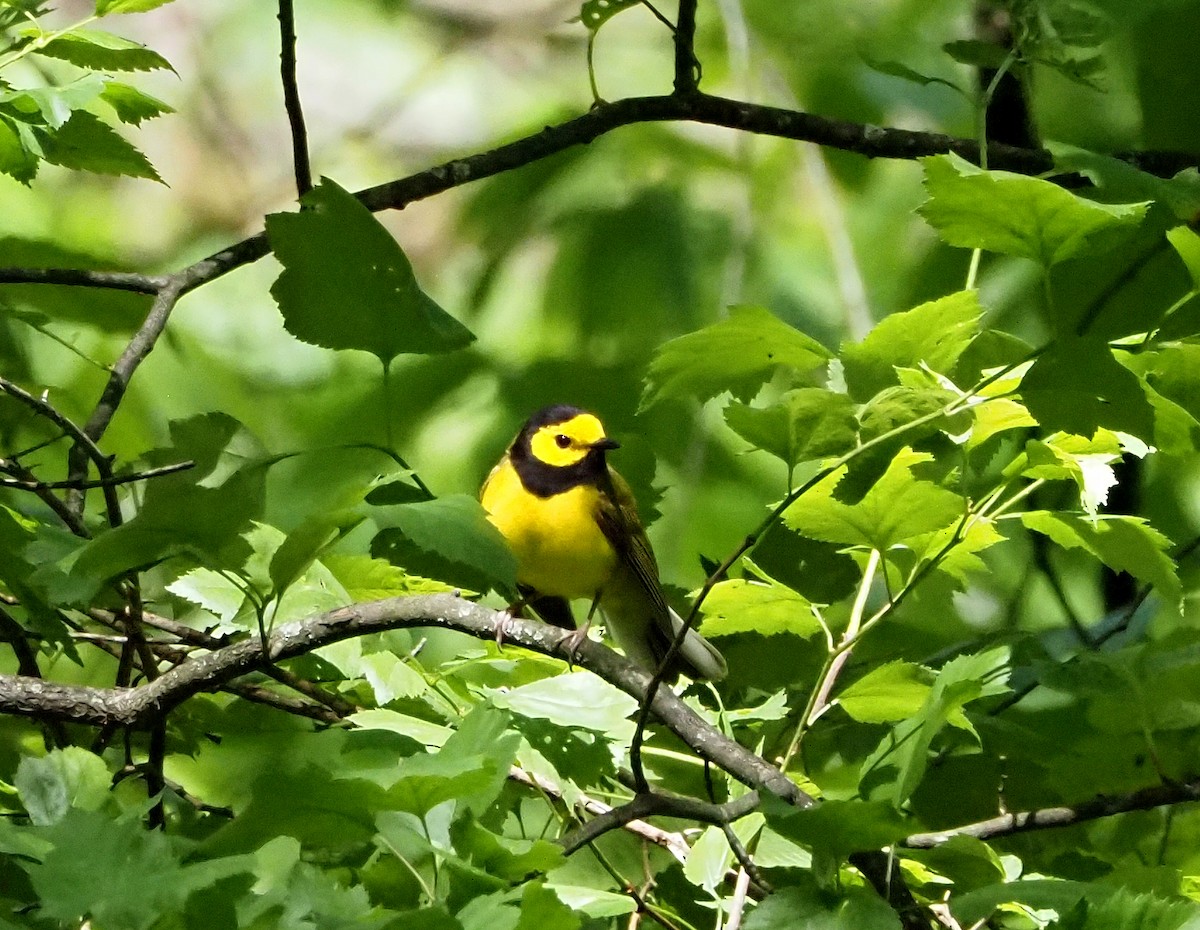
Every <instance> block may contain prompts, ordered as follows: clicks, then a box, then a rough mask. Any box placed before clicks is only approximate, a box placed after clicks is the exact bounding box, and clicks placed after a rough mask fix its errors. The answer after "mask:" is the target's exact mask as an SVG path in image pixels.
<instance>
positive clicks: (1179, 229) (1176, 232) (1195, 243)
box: [1167, 226, 1200, 290]
mask: <svg viewBox="0 0 1200 930" xmlns="http://www.w3.org/2000/svg"><path fill="white" fill-rule="evenodd" d="M1167 241H1169V242H1170V243H1171V245H1172V246H1173V247H1174V249H1175V251H1176V252H1178V253H1179V257H1180V258H1181V259H1182V260H1183V264H1184V266H1185V267H1186V268H1187V270H1188V274H1189V275H1191V277H1192V287H1193V288H1196V289H1198V290H1200V235H1197V234H1196V231H1195V230H1193V229H1191V228H1190V227H1188V226H1176V227H1175V228H1174V229H1168V230H1167Z"/></svg>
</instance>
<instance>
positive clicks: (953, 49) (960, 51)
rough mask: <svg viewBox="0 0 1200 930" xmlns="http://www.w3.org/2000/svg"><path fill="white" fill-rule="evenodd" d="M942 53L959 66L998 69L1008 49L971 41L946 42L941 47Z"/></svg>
mask: <svg viewBox="0 0 1200 930" xmlns="http://www.w3.org/2000/svg"><path fill="white" fill-rule="evenodd" d="M942 51H944V52H945V53H946V54H947V55H949V56H950V57H951V58H953V59H954V60H955V61H957V62H958V63H959V64H960V65H968V66H970V67H972V68H999V67H1000V66H1001V65H1003V64H1004V60H1005V59H1006V58H1007V57H1008V54H1009V53H1008V49H1006V48H1004V47H1002V46H999V45H993V44H992V43H991V42H979V41H976V40H971V39H962V40H959V41H957V42H947V43H946V44H945V45H943V46H942Z"/></svg>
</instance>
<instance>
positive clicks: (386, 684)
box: [359, 652, 429, 704]
mask: <svg viewBox="0 0 1200 930" xmlns="http://www.w3.org/2000/svg"><path fill="white" fill-rule="evenodd" d="M359 668H360V670H361V672H362V674H363V675H364V676H365V677H366V679H367V682H368V683H369V684H370V685H371V690H372V691H374V692H375V700H376V702H378V703H379V704H389V703H391V702H392V701H394V700H395V699H396V698H398V697H420V696H421V695H422V694H424V693H425V692H426V691H428V690H429V683H428V682H426V681H425V679H424V678H423V677H422V676H421V674H420V673H419V672H418V671H417V670H416V669H414V668H412V667H411V666H410V665H409V664H408V663H407V662H405V661H404V660H403V659H401V658H400V657H399V656H394V655H392V654H391V653H390V652H373V653H371V654H370V655H366V656H363V657H362V658H361V659H360V660H359Z"/></svg>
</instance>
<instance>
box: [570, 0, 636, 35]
mask: <svg viewBox="0 0 1200 930" xmlns="http://www.w3.org/2000/svg"><path fill="white" fill-rule="evenodd" d="M641 2H642V0H583V6H581V7H580V9H579V21H580V22H582V23H583V24H584V25H585V26H586V27H587V28H588V31H589V32H593V33H594V32H595V31H596V30H598V29H599V28H600V27H601V26H603V25H604V24H605V23H606V22H608V21H609V20H610V19H612V18H613V17H614V16H616V15H617V14H618V13H620V12H621V11H622V10H628V9H629V8H630V7H633V6H639V5H640V4H641Z"/></svg>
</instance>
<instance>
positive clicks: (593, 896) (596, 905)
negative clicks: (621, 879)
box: [546, 882, 637, 920]
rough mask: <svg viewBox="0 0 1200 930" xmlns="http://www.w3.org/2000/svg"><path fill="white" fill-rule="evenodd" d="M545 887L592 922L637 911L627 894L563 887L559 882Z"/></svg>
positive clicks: (576, 886) (635, 905)
mask: <svg viewBox="0 0 1200 930" xmlns="http://www.w3.org/2000/svg"><path fill="white" fill-rule="evenodd" d="M546 887H547V888H549V889H550V890H551V891H553V892H554V896H555V897H556V898H558V900H560V901H562V903H563V904H565V905H566V906H567V907H569V908H571V910H573V911H578V912H579V913H581V914H583V915H585V916H587V917H591V918H592V919H593V920H603V919H605V918H610V917H622V916H624V915H625V914H632V913H633V912H634V911H635V910H637V904H636V902H635V901H634V900H633V898H631V897H630V896H629V895H627V894H618V893H617V892H615V891H602V890H600V889H599V888H590V887H588V886H586V885H565V884H561V883H559V882H548V883H547V884H546Z"/></svg>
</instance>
